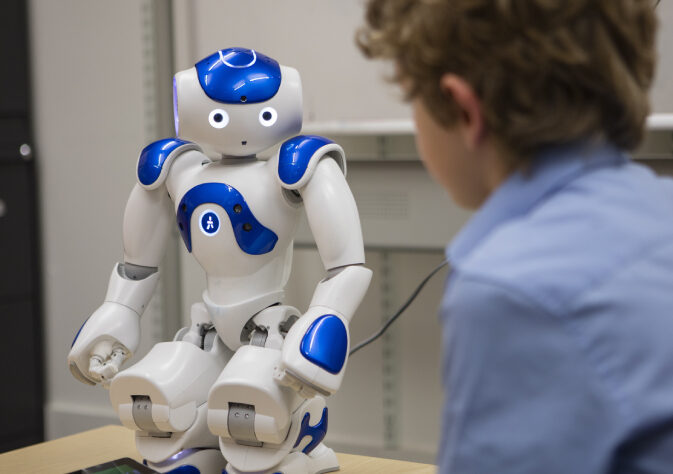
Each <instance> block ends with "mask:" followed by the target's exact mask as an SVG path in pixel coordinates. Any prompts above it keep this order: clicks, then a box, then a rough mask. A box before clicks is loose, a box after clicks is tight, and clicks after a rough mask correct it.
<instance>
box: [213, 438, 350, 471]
mask: <svg viewBox="0 0 673 474" xmlns="http://www.w3.org/2000/svg"><path fill="white" fill-rule="evenodd" d="M338 470H339V461H338V460H337V457H336V454H334V451H333V450H332V449H331V448H328V447H327V446H325V445H324V444H323V443H320V444H319V445H318V446H317V447H316V448H315V449H314V450H313V451H311V453H310V454H308V455H307V454H304V453H303V452H301V451H295V452H292V453H290V454H288V455H287V456H286V457H285V459H283V460H282V461H281V462H280V463H279V464H278V465H277V466H274V467H273V468H271V469H269V470H267V471H263V472H256V473H255V474H322V473H325V472H333V471H338ZM223 474H249V473H247V472H246V471H239V470H237V469H236V468H235V467H233V466H232V465H231V464H228V465H227V469H226V471H224V472H223Z"/></svg>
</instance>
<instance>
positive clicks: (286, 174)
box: [278, 135, 346, 189]
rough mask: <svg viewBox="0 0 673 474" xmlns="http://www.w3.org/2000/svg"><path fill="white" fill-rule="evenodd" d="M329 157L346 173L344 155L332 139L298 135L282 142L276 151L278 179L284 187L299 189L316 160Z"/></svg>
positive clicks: (316, 163) (303, 184) (311, 172)
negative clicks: (277, 151)
mask: <svg viewBox="0 0 673 474" xmlns="http://www.w3.org/2000/svg"><path fill="white" fill-rule="evenodd" d="M325 157H330V158H333V159H334V161H336V162H337V163H338V164H339V166H340V167H341V170H342V171H343V173H344V175H345V174H346V155H345V154H344V150H343V148H341V146H340V145H338V144H336V143H334V142H333V141H331V140H329V139H327V138H324V137H319V136H316V135H299V136H296V137H294V138H290V139H289V140H287V141H286V142H284V143H283V144H282V145H281V147H280V151H279V153H278V179H279V180H280V183H281V185H282V186H283V187H284V188H285V189H299V188H301V187H303V186H305V185H306V183H308V181H309V180H310V179H311V176H312V175H313V171H314V170H315V167H316V166H317V165H318V162H319V161H320V160H321V159H323V158H325Z"/></svg>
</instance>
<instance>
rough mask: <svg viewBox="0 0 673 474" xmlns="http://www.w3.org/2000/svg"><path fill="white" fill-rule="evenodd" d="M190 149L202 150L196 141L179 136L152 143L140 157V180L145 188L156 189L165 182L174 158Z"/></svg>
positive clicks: (138, 170)
mask: <svg viewBox="0 0 673 474" xmlns="http://www.w3.org/2000/svg"><path fill="white" fill-rule="evenodd" d="M188 150H198V151H201V147H199V146H198V145H197V144H196V143H192V142H188V141H185V140H180V139H179V138H164V139H162V140H157V141H156V142H154V143H150V144H149V145H147V146H146V147H145V148H143V151H141V152H140V156H139V157H138V168H137V175H138V182H139V183H140V185H141V186H142V187H144V188H145V189H156V188H158V187H159V186H161V185H162V184H163V182H164V181H165V180H166V176H168V170H169V169H170V167H171V164H172V163H173V160H174V159H175V158H176V157H177V156H178V155H180V154H182V153H184V152H185V151H188Z"/></svg>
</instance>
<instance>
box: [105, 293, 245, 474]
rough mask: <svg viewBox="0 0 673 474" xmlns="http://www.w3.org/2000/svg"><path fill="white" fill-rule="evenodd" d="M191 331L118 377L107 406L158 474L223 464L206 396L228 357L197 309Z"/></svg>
mask: <svg viewBox="0 0 673 474" xmlns="http://www.w3.org/2000/svg"><path fill="white" fill-rule="evenodd" d="M191 319H192V325H191V327H190V328H189V329H182V330H180V331H179V332H178V334H177V335H176V338H175V340H174V341H171V342H162V343H159V344H157V345H155V346H154V347H153V348H152V350H151V351H150V352H149V353H148V354H147V355H146V356H145V357H144V358H143V359H142V360H140V361H139V362H138V363H137V364H135V365H133V366H131V367H129V368H128V369H126V370H124V371H122V372H120V373H118V374H117V375H116V376H115V377H114V379H113V380H112V383H111V384H110V400H111V402H112V405H113V407H114V409H115V410H116V412H117V414H118V415H119V418H120V420H121V422H122V424H123V425H124V426H126V427H128V428H130V429H133V430H136V447H137V448H138V451H139V453H140V454H141V455H142V456H143V457H144V458H145V459H146V462H147V463H148V465H149V466H150V467H151V468H153V469H155V470H157V471H159V472H170V471H172V470H174V469H175V468H177V467H179V466H186V465H189V466H193V467H196V468H198V469H200V470H201V472H211V471H212V472H221V470H222V468H223V467H224V464H225V460H224V459H223V458H222V454H221V452H219V449H218V440H217V437H216V436H213V434H212V433H210V432H209V430H208V426H207V404H206V400H207V395H208V390H209V389H210V387H211V386H212V385H213V383H214V382H215V380H216V379H217V376H218V375H219V374H220V372H221V371H222V369H223V368H224V366H225V365H226V363H227V361H228V360H229V359H230V358H231V356H232V352H231V351H230V350H229V349H228V348H227V347H226V346H225V345H224V343H222V341H221V340H220V338H219V337H217V334H216V332H215V330H214V329H213V328H212V325H210V324H209V323H208V313H207V311H206V309H205V307H204V305H203V304H202V303H198V304H195V305H193V306H192V314H191Z"/></svg>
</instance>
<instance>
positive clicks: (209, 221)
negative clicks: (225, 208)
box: [199, 209, 220, 237]
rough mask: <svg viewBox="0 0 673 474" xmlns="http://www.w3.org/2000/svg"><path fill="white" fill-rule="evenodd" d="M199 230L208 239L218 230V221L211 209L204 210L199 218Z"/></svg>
mask: <svg viewBox="0 0 673 474" xmlns="http://www.w3.org/2000/svg"><path fill="white" fill-rule="evenodd" d="M199 228H200V229H201V232H203V233H204V234H205V235H207V236H208V237H212V236H214V235H215V234H217V231H218V230H220V219H219V218H218V217H217V214H215V211H213V210H212V209H206V210H205V211H203V212H202V213H201V217H200V218H199Z"/></svg>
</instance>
